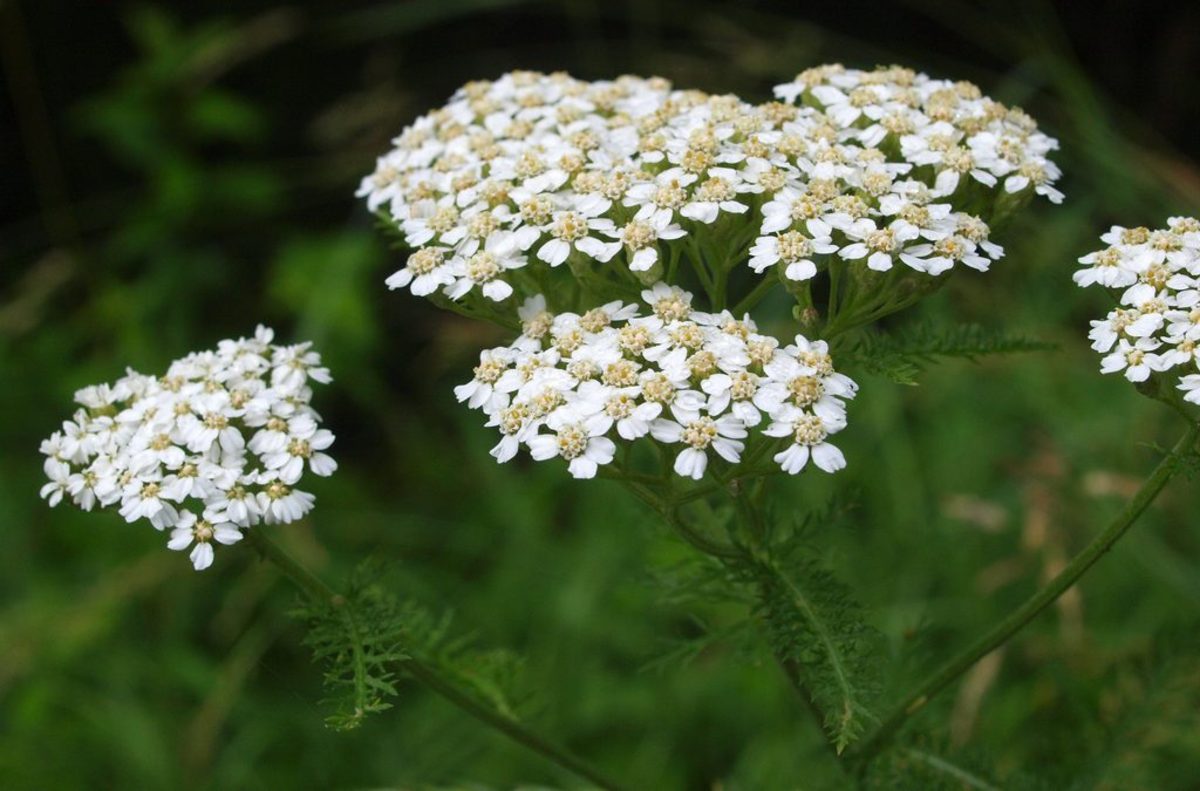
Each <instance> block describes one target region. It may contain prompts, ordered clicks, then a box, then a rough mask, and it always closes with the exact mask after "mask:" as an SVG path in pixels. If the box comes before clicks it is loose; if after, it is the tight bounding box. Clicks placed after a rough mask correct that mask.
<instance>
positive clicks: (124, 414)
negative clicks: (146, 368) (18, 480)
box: [41, 327, 337, 570]
mask: <svg viewBox="0 0 1200 791" xmlns="http://www.w3.org/2000/svg"><path fill="white" fill-rule="evenodd" d="M273 338H274V333H273V332H272V331H271V330H269V329H267V328H265V327H259V328H258V330H257V331H256V333H255V336H254V337H253V338H240V339H237V340H227V341H222V342H221V343H220V344H219V345H218V348H217V349H216V350H215V351H209V352H196V353H193V354H190V355H188V356H187V357H184V358H182V359H180V360H176V361H175V362H173V363H172V364H171V365H170V367H169V368H168V369H167V372H166V373H165V374H164V375H163V376H161V377H157V378H155V377H148V376H143V375H141V374H138V373H136V372H133V371H130V372H129V373H128V374H127V375H126V376H125V377H123V378H122V379H120V380H118V381H117V382H115V383H113V384H111V385H96V386H93V387H89V388H85V389H84V390H81V391H79V392H78V393H76V396H75V400H76V403H78V404H79V405H80V407H81V408H80V409H79V410H77V411H76V413H75V415H74V417H73V419H72V420H71V421H69V422H68V423H66V424H64V427H63V429H62V430H61V431H57V432H55V433H54V434H52V435H51V436H50V438H49V439H47V440H46V441H44V442H43V443H42V446H41V452H42V454H43V455H45V456H46V461H45V470H46V476H47V478H49V479H50V483H48V484H47V485H46V486H44V487H43V488H42V496H43V497H44V498H46V500H47V502H48V503H49V504H50V505H51V506H54V505H57V504H58V503H59V502H61V501H62V500H64V499H69V500H70V501H71V502H72V503H73V504H74V505H76V506H77V507H79V508H81V509H83V510H91V509H92V508H93V507H94V506H96V505H99V506H100V507H115V508H117V509H118V511H119V513H120V515H121V516H122V517H123V518H124V519H125V520H126V521H127V522H139V521H142V520H145V521H147V522H149V523H150V525H151V526H153V527H154V528H155V529H157V530H170V531H171V532H170V539H169V541H168V544H167V545H168V547H169V548H170V549H174V550H184V549H187V548H189V547H191V548H192V549H191V552H190V554H189V558H190V560H191V561H192V565H193V566H194V567H195V568H196V569H197V570H202V569H205V568H208V566H210V565H211V564H212V561H213V544H214V543H217V544H233V543H235V542H237V541H238V540H240V539H241V538H242V535H243V533H242V531H244V530H245V529H247V528H251V527H253V526H254V525H257V524H258V523H260V522H262V521H266V522H268V523H286V522H293V521H296V520H297V519H299V518H301V517H303V516H304V514H306V513H307V512H308V511H309V510H311V508H312V505H313V501H314V498H313V496H312V495H311V494H309V493H307V492H302V491H299V490H297V489H296V488H295V485H296V484H297V483H299V482H300V480H301V478H302V477H303V475H304V473H305V471H307V472H310V473H312V474H313V475H318V476H327V475H331V474H333V472H334V471H335V470H336V469H337V463H336V462H335V461H334V460H333V459H332V458H331V457H330V456H329V455H328V454H326V453H325V452H324V451H326V450H327V449H328V448H329V447H330V446H331V445H332V444H333V440H334V437H333V434H332V433H331V432H329V431H328V430H326V429H323V428H321V427H320V416H319V415H318V414H317V413H316V412H315V411H314V410H313V409H312V407H310V406H309V401H310V399H311V398H312V389H311V387H310V386H309V385H310V384H311V383H312V382H317V383H327V382H329V381H330V376H329V370H328V369H327V368H325V367H324V366H323V365H322V364H321V358H320V355H318V354H317V353H316V352H315V351H313V350H312V349H311V347H310V345H309V344H306V343H304V344H297V345H294V346H279V345H275V344H273V343H272V340H273Z"/></svg>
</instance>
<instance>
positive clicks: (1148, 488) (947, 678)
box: [848, 424, 1200, 762]
mask: <svg viewBox="0 0 1200 791" xmlns="http://www.w3.org/2000/svg"><path fill="white" fill-rule="evenodd" d="M1198 434H1200V426H1197V425H1195V424H1193V425H1191V427H1190V428H1189V429H1188V431H1187V433H1186V434H1184V436H1183V437H1182V438H1181V439H1180V440H1179V442H1178V443H1177V444H1176V445H1175V447H1174V448H1173V449H1172V451H1171V452H1170V454H1168V455H1167V456H1166V457H1165V458H1163V460H1162V461H1161V462H1159V464H1158V467H1156V468H1155V469H1154V472H1152V473H1151V474H1150V477H1149V478H1147V479H1146V481H1145V482H1144V483H1143V484H1142V487H1141V488H1140V489H1139V490H1138V491H1137V494H1135V495H1134V496H1133V499H1131V500H1130V501H1129V502H1128V503H1127V504H1126V505H1125V507H1124V508H1123V509H1121V512H1120V513H1119V514H1117V516H1116V518H1115V519H1113V521H1112V522H1110V523H1109V525H1108V527H1106V528H1104V530H1103V531H1102V532H1101V533H1100V534H1099V535H1098V536H1096V537H1095V538H1094V539H1092V542H1091V543H1090V544H1088V545H1087V547H1085V548H1084V549H1083V551H1082V552H1080V553H1079V554H1078V555H1076V556H1075V558H1074V559H1073V560H1072V561H1071V562H1070V563H1069V564H1067V566H1066V568H1064V569H1063V570H1062V571H1061V572H1059V574H1058V576H1056V577H1055V578H1054V579H1052V580H1051V581H1050V582H1049V583H1047V584H1046V585H1045V586H1044V587H1043V588H1042V589H1041V590H1039V591H1037V593H1035V594H1033V596H1031V597H1029V599H1027V600H1026V601H1025V603H1024V604H1022V605H1021V606H1020V607H1018V608H1017V609H1016V610H1014V611H1013V612H1012V613H1010V614H1009V615H1008V616H1007V617H1006V618H1005V619H1004V620H1002V621H1001V622H1000V623H998V624H996V625H995V626H994V627H992V628H991V630H989V631H988V632H987V633H986V634H984V635H982V636H981V637H979V638H978V639H977V640H975V642H973V643H971V645H969V646H967V648H965V649H964V650H963V651H961V652H960V653H959V654H958V655H957V656H955V657H953V658H952V659H950V660H949V661H948V662H946V663H945V664H943V665H942V666H941V667H940V668H938V669H937V670H936V671H934V672H933V674H932V675H930V676H929V677H928V678H926V679H925V681H923V682H922V683H921V684H920V685H919V686H918V687H917V688H916V690H914V691H913V692H912V693H911V694H909V695H908V696H906V697H905V698H904V699H903V700H902V701H901V702H900V703H899V704H898V705H897V706H896V707H895V708H894V709H893V710H892V711H891V713H890V714H888V715H887V716H886V717H884V719H883V722H882V724H881V725H880V726H879V727H878V728H877V729H876V730H875V731H874V732H873V733H872V734H871V735H870V736H868V737H867V738H866V739H864V740H863V741H862V742H860V743H859V745H858V746H857V748H855V749H854V750H852V751H851V753H850V755H849V756H848V757H849V758H850V759H851V760H854V761H859V762H862V761H866V760H868V759H870V758H871V757H872V756H874V755H876V754H877V753H878V752H879V751H880V750H881V749H883V747H884V746H886V744H887V743H888V742H889V741H890V740H891V739H892V737H893V736H895V734H896V732H897V731H898V730H900V728H901V727H902V726H903V725H904V724H905V723H906V722H907V721H908V719H909V718H910V717H911V716H913V715H914V714H916V713H917V712H918V711H920V710H921V709H923V708H924V707H925V705H926V704H927V703H928V702H929V701H930V699H931V698H933V696H934V695H936V694H937V693H939V692H941V691H942V690H943V689H945V688H946V687H948V686H949V685H950V684H952V683H953V682H954V681H955V680H956V679H958V678H959V677H960V676H962V675H963V674H964V673H966V672H967V671H968V670H970V669H971V667H973V666H974V665H975V663H976V662H978V661H979V660H980V659H982V658H983V657H984V656H986V655H987V654H989V653H991V652H992V651H994V650H996V649H997V648H999V647H1000V646H1001V645H1003V644H1004V643H1005V642H1006V641H1007V640H1008V639H1009V638H1010V637H1012V636H1013V635H1015V634H1016V633H1017V632H1019V631H1020V630H1021V629H1022V628H1023V627H1024V626H1025V625H1026V624H1028V623H1029V622H1030V621H1032V620H1033V619H1034V618H1035V617H1037V615H1038V614H1039V613H1040V612H1041V611H1042V610H1044V609H1046V608H1047V607H1049V606H1050V605H1051V604H1053V603H1054V602H1055V601H1056V600H1057V599H1058V597H1059V596H1061V595H1063V593H1065V592H1066V591H1067V589H1069V588H1070V587H1071V586H1072V585H1074V584H1075V583H1076V582H1077V581H1078V580H1079V578H1080V577H1082V576H1083V575H1084V573H1085V572H1086V571H1087V570H1088V569H1090V568H1091V567H1092V566H1093V565H1094V564H1095V563H1096V561H1098V560H1099V559H1100V558H1101V557H1102V556H1103V555H1104V553H1106V552H1108V550H1109V549H1111V548H1112V546H1113V544H1115V543H1116V542H1117V540H1118V539H1120V538H1121V536H1123V535H1124V534H1125V531H1126V530H1128V529H1129V527H1130V526H1131V525H1132V524H1133V523H1134V522H1135V521H1137V518H1138V517H1139V516H1141V514H1142V512H1144V511H1145V510H1146V508H1147V507H1149V505H1150V503H1152V502H1154V498H1155V497H1157V496H1158V494H1159V492H1161V491H1162V490H1163V487H1164V486H1166V485H1167V482H1168V481H1170V480H1171V476H1172V475H1174V474H1175V471H1176V470H1177V465H1176V461H1177V457H1178V456H1179V455H1180V454H1182V453H1186V452H1187V451H1188V450H1190V449H1191V448H1192V447H1193V446H1194V445H1195V444H1196V437H1197V435H1198Z"/></svg>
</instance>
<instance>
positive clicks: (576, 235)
mask: <svg viewBox="0 0 1200 791" xmlns="http://www.w3.org/2000/svg"><path fill="white" fill-rule="evenodd" d="M775 95H776V96H777V97H779V98H780V99H781V100H782V101H775V102H768V103H765V104H759V105H755V104H752V103H749V102H745V101H743V100H741V99H739V98H737V97H736V96H728V95H724V96H719V95H710V94H706V93H703V92H701V91H695V90H682V89H675V88H673V87H672V86H671V85H670V83H668V82H666V81H665V80H662V79H657V78H651V79H642V78H638V77H629V76H626V77H621V78H619V79H616V80H597V81H592V82H587V81H583V80H578V79H575V78H572V77H570V76H568V75H565V74H539V73H535V72H512V73H509V74H505V75H503V76H502V77H500V78H499V79H497V80H494V81H477V82H472V83H469V84H467V85H464V86H463V87H462V88H460V89H459V90H458V91H456V92H455V93H454V95H452V96H451V97H450V98H449V100H448V101H447V103H446V104H445V106H443V107H441V108H439V109H437V110H434V111H432V112H430V113H427V114H426V115H424V116H422V117H421V118H419V119H417V120H416V121H415V122H414V123H413V124H412V125H410V126H409V127H407V128H406V129H404V130H403V131H402V132H401V134H400V135H399V136H398V137H396V138H395V139H394V141H393V148H392V150H391V151H389V152H387V153H386V154H385V155H384V156H382V157H380V158H379V159H378V160H377V162H376V167H375V171H374V172H373V173H371V174H370V175H368V176H366V177H365V178H364V179H363V180H362V183H361V185H360V187H359V190H358V195H359V196H360V197H362V198H364V199H365V201H366V203H367V206H368V208H369V209H371V210H372V211H375V212H377V213H378V214H379V215H380V216H381V218H382V219H383V220H384V221H385V222H388V223H390V224H393V225H394V226H395V227H396V230H397V232H398V233H400V234H402V235H403V236H404V239H405V241H406V243H407V244H408V245H409V246H410V247H412V248H413V249H414V252H413V254H412V255H411V256H410V257H409V259H408V261H407V262H406V263H405V265H404V267H403V268H402V269H400V270H398V271H396V272H395V273H393V274H392V275H391V276H390V277H389V278H388V280H387V284H388V286H389V287H391V288H393V289H395V288H407V289H409V290H410V291H412V293H413V294H415V295H418V296H431V295H433V294H434V293H435V292H438V291H440V292H441V293H443V294H446V295H448V296H450V297H452V298H454V299H456V300H462V301H464V302H465V303H466V304H467V305H475V304H476V303H477V300H479V299H480V298H482V299H483V300H491V301H499V300H506V299H508V298H509V297H510V296H512V295H513V292H514V291H520V290H521V289H522V288H531V287H532V284H534V283H537V284H538V285H539V286H542V285H543V284H542V283H541V281H540V280H539V277H551V276H550V275H549V273H548V272H547V271H545V270H548V269H556V270H558V273H556V274H555V275H553V278H558V279H561V278H568V277H570V278H582V279H584V280H588V279H590V278H592V277H602V278H603V277H608V276H616V277H618V278H629V277H630V276H631V275H632V276H633V278H634V279H639V278H640V280H641V281H643V282H649V281H652V280H654V279H658V278H659V277H660V276H661V275H660V273H659V270H658V269H656V268H655V267H656V266H659V265H660V264H663V263H665V262H668V261H676V262H677V261H678V260H679V256H680V254H681V253H683V251H685V250H686V251H688V252H687V253H686V255H694V250H695V249H696V248H697V247H699V248H701V249H703V248H708V247H714V246H717V245H727V244H728V242H729V240H731V239H732V240H736V242H737V243H738V245H740V247H739V248H738V249H736V250H729V251H728V253H727V256H726V257H727V260H729V261H745V260H748V261H749V263H750V266H751V267H752V268H753V269H754V270H755V271H757V272H759V273H764V272H765V270H766V269H768V268H769V267H772V266H774V265H776V264H783V267H782V269H781V274H782V275H783V276H784V277H785V278H786V279H788V280H792V281H805V280H808V279H811V278H812V277H813V276H814V275H815V274H816V272H817V271H818V270H819V269H821V268H823V267H824V266H825V265H829V266H837V267H843V268H845V267H853V266H857V265H860V264H861V265H863V266H868V267H870V268H872V269H874V270H877V271H883V270H887V269H890V268H891V267H892V266H893V265H894V263H895V262H896V261H897V260H899V261H901V262H903V263H905V264H906V265H907V266H909V267H911V268H912V269H913V270H915V271H917V272H920V273H924V274H929V275H932V276H936V275H939V274H942V273H943V272H945V271H948V270H949V269H951V268H953V267H954V266H955V265H957V264H959V263H961V264H963V265H965V266H968V267H972V268H975V269H978V270H983V269H986V268H987V266H988V263H989V261H994V260H997V259H998V258H999V257H1000V255H1001V253H1002V251H1001V250H1000V248H999V247H998V246H996V245H995V244H994V243H992V242H990V241H987V235H988V230H989V229H988V227H987V225H986V223H985V222H984V221H983V220H982V219H980V218H979V217H976V216H974V215H967V214H965V213H964V212H965V209H966V208H967V206H968V205H969V206H971V207H972V211H978V212H980V213H981V214H982V215H983V216H991V215H992V214H993V210H994V209H995V207H996V202H997V201H1000V200H1001V199H1002V200H1003V201H1004V202H1005V210H1006V211H1008V210H1011V209H1012V208H1014V206H1016V205H1019V204H1020V203H1023V202H1024V201H1025V200H1027V199H1030V198H1032V197H1034V196H1043V197H1046V198H1047V199H1049V200H1051V201H1054V202H1057V201H1059V200H1061V199H1062V195H1061V193H1060V192H1059V191H1058V190H1057V189H1056V188H1055V187H1054V183H1055V181H1056V180H1057V179H1058V177H1059V175H1060V174H1059V171H1058V168H1057V167H1056V166H1055V165H1054V163H1053V162H1052V161H1050V159H1049V158H1048V157H1049V156H1050V155H1051V154H1052V153H1053V151H1054V150H1055V149H1056V148H1057V147H1058V143H1057V141H1055V140H1054V139H1053V138H1050V137H1048V136H1046V135H1045V134H1043V133H1041V132H1039V131H1038V129H1037V125H1036V123H1035V122H1034V121H1033V119H1032V118H1030V117H1029V116H1028V115H1026V114H1025V113H1023V112H1021V111H1020V110H1018V109H1015V108H1007V107H1004V106H1003V105H1001V104H1000V103H998V102H995V101H993V100H991V99H989V98H987V97H986V96H984V95H983V94H982V92H981V91H980V90H979V89H978V88H977V87H975V86H973V85H971V84H970V83H967V82H961V81H960V82H954V81H950V80H941V79H935V78H932V77H929V76H927V75H925V74H919V73H916V72H913V71H910V70H908V69H903V68H899V67H889V68H880V69H876V70H874V71H860V70H855V69H846V68H844V67H842V66H839V65H836V64H834V65H830V66H821V67H817V68H814V69H809V70H807V71H805V72H802V73H801V74H799V75H797V77H796V79H795V80H794V81H793V82H791V83H787V84H784V85H780V86H777V87H776V88H775ZM975 207H978V208H975ZM964 219H969V222H968V225H969V226H970V227H969V228H956V227H955V226H956V222H959V221H961V220H964ZM814 223H817V224H816V225H814ZM743 228H744V229H751V228H757V229H758V233H757V234H756V235H750V234H748V233H743V232H742V229H743ZM913 229H915V231H914V230H913ZM500 239H503V240H508V241H506V242H503V243H502V242H500V241H497V240H500ZM509 243H511V245H513V247H514V248H515V249H512V250H510V249H507V247H504V245H507V244H509ZM500 247H503V249H498V248H500ZM835 253H836V254H837V255H835ZM568 261H570V267H569V270H570V272H569V274H568V273H567V271H566V269H564V268H562V265H563V264H564V263H567V262H568ZM526 267H530V268H534V269H535V270H540V271H538V272H537V273H536V275H535V276H534V277H531V278H522V277H516V276H511V277H510V276H509V275H508V274H506V273H513V272H515V271H516V270H520V269H524V268H526ZM518 296H519V298H521V299H524V298H527V297H529V296H531V294H529V293H521V294H518Z"/></svg>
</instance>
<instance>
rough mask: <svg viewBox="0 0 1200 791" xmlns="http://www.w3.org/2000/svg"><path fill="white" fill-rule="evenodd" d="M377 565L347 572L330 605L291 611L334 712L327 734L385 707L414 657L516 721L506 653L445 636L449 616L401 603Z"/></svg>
mask: <svg viewBox="0 0 1200 791" xmlns="http://www.w3.org/2000/svg"><path fill="white" fill-rule="evenodd" d="M384 568H385V566H384V564H381V563H379V562H376V561H371V560H368V561H364V562H363V563H362V564H360V565H359V566H358V567H357V568H356V569H355V571H354V573H353V574H352V575H351V578H350V582H349V585H348V591H347V593H346V594H345V595H342V596H337V597H335V598H334V599H333V600H330V601H326V600H322V601H319V602H315V603H307V602H306V603H304V604H302V605H301V606H299V607H297V608H296V609H295V610H294V611H293V614H294V615H295V616H297V617H300V618H303V619H305V620H306V621H307V622H308V624H309V631H308V634H307V635H306V637H305V644H306V645H308V646H310V647H311V648H312V651H313V659H314V660H315V661H319V662H324V663H325V665H326V669H325V688H326V691H327V692H328V697H327V698H326V699H325V700H323V701H322V703H323V704H324V705H327V706H330V707H332V708H333V710H334V712H333V714H331V715H330V716H329V717H328V718H327V719H326V722H327V724H328V725H329V727H331V728H333V729H334V730H352V729H354V728H357V727H358V726H359V725H361V724H362V721H363V720H364V719H365V718H366V717H367V716H368V715H370V714H376V713H378V712H381V711H385V710H387V709H388V708H391V704H390V703H389V702H388V700H387V699H388V698H392V697H395V696H396V694H397V689H396V684H397V681H398V680H399V678H400V677H401V676H402V675H403V672H404V666H405V662H406V661H409V660H412V659H417V660H420V661H421V662H422V663H423V664H424V665H426V666H427V667H428V668H430V669H432V670H434V671H436V672H437V673H439V674H440V675H441V676H442V677H443V678H446V679H448V680H451V681H453V682H456V683H457V685H458V686H459V687H460V688H462V689H465V690H467V691H469V693H470V694H471V695H472V697H474V698H476V699H478V700H480V701H482V702H485V703H486V704H487V705H488V706H489V707H491V708H493V709H495V710H496V711H497V712H499V713H500V714H502V715H504V716H505V717H508V718H510V719H517V714H516V709H517V701H518V699H519V698H520V696H519V695H518V694H517V693H516V692H515V690H516V689H517V688H518V682H519V677H520V668H521V662H520V660H519V658H518V657H517V656H516V655H515V654H512V653H511V652H508V651H503V650H496V649H480V648H476V647H475V646H474V640H473V638H472V637H471V636H462V635H458V636H455V635H453V634H451V631H450V626H451V621H452V618H451V615H450V614H449V613H445V614H443V615H434V614H432V613H431V612H430V611H429V610H427V609H426V608H425V607H423V606H422V605H421V604H419V603H417V602H414V601H412V600H409V599H400V598H398V597H397V596H396V595H395V594H394V593H392V592H391V591H390V590H388V589H387V587H386V586H385V585H384V583H383V579H382V577H383V573H384Z"/></svg>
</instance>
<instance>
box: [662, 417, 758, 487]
mask: <svg viewBox="0 0 1200 791" xmlns="http://www.w3.org/2000/svg"><path fill="white" fill-rule="evenodd" d="M675 418H676V419H675V420H670V419H665V418H659V419H658V420H655V421H654V423H652V424H651V425H650V434H651V436H653V437H654V438H655V439H656V440H658V441H659V442H665V443H667V444H676V443H682V444H684V445H687V447H686V448H684V449H683V450H681V451H680V452H679V454H678V455H677V456H676V457H675V472H676V473H678V474H679V475H682V476H683V477H685V478H691V479H692V480H696V481H698V480H700V479H701V478H703V477H704V471H705V470H706V469H708V453H707V451H708V450H709V448H711V449H712V450H713V452H715V453H716V454H717V455H718V456H720V457H721V458H722V459H724V460H725V461H727V462H729V463H730V464H737V462H738V461H739V460H740V459H741V455H742V449H743V448H744V447H745V443H743V442H741V440H743V439H745V438H746V434H747V432H746V427H745V425H743V424H742V421H740V420H738V419H737V418H736V417H734V416H733V415H725V416H723V417H720V418H716V419H714V418H712V417H710V416H708V415H701V414H700V413H699V412H698V411H688V410H683V409H677V410H675Z"/></svg>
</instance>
